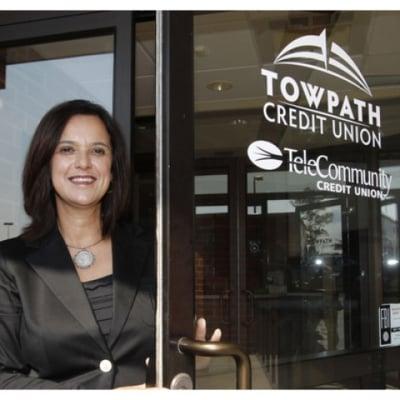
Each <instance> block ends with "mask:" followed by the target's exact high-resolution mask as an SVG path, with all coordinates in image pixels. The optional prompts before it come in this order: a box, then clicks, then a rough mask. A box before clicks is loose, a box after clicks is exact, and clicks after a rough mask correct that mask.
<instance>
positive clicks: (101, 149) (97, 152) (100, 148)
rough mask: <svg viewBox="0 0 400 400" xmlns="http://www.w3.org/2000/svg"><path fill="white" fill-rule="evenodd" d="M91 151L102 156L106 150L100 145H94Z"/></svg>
mask: <svg viewBox="0 0 400 400" xmlns="http://www.w3.org/2000/svg"><path fill="white" fill-rule="evenodd" d="M93 153H94V154H96V155H99V156H103V155H104V154H106V151H105V150H104V149H103V148H102V147H95V148H94V149H93Z"/></svg>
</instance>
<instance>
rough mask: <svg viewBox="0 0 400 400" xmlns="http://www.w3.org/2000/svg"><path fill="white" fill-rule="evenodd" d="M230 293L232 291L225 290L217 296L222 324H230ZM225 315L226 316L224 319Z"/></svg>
mask: <svg viewBox="0 0 400 400" xmlns="http://www.w3.org/2000/svg"><path fill="white" fill-rule="evenodd" d="M231 292H232V290H230V289H226V290H225V291H224V292H223V293H221V294H220V295H219V306H220V308H221V311H222V318H221V320H222V323H224V324H227V325H228V324H230V323H231ZM225 315H227V316H228V318H227V319H225Z"/></svg>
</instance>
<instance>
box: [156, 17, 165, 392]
mask: <svg viewBox="0 0 400 400" xmlns="http://www.w3.org/2000/svg"><path fill="white" fill-rule="evenodd" d="M162 14H163V12H162V11H157V12H156V210H157V215H156V237H157V245H156V253H157V254H156V260H157V311H156V362H155V367H156V386H157V387H162V386H163V376H164V366H163V354H164V346H163V336H164V330H163V329H164V324H163V298H164V271H163V265H164V252H163V243H164V235H163V233H164V232H163V219H164V206H163V204H164V202H163V193H164V179H163V175H164V170H163V165H164V162H163V148H164V146H163V125H162V121H163V115H164V110H163V101H162V98H163V90H162V88H163V74H162V63H163V57H162V56H163V52H162V49H163V34H162V32H163V26H162V20H163V18H162Z"/></svg>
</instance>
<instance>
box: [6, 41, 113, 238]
mask: <svg viewBox="0 0 400 400" xmlns="http://www.w3.org/2000/svg"><path fill="white" fill-rule="evenodd" d="M0 54H1V57H0V65H1V66H2V68H0V71H3V72H2V79H1V81H2V86H0V182H1V187H2V190H1V192H0V240H3V239H6V238H9V237H13V236H17V235H19V234H20V233H21V230H22V228H23V227H24V225H26V224H27V222H28V217H27V216H26V214H25V213H24V211H23V204H22V193H21V172H22V167H23V163H24V158H25V154H26V151H27V148H28V146H29V143H30V140H31V137H32V135H33V132H34V130H35V128H36V125H37V123H38V122H39V120H40V118H41V117H42V116H43V115H44V113H45V112H46V111H47V110H49V109H50V108H51V107H52V106H54V105H55V104H57V103H60V102H62V101H66V100H71V99H77V98H82V99H88V100H91V101H94V102H96V103H99V104H101V105H103V106H104V107H105V108H106V109H107V110H108V111H110V112H112V103H113V101H112V99H113V65H114V54H113V36H111V35H110V36H100V37H93V38H85V39H75V40H68V41H62V42H53V43H41V44H33V45H29V46H18V47H9V48H4V49H1V50H0ZM10 138H12V139H11V140H10Z"/></svg>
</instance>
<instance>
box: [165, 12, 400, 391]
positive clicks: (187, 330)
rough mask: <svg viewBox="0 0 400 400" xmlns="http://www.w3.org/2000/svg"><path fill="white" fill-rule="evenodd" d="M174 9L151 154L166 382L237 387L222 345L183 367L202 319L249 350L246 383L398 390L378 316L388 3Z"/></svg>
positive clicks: (391, 98)
mask: <svg viewBox="0 0 400 400" xmlns="http://www.w3.org/2000/svg"><path fill="white" fill-rule="evenodd" d="M172 14H174V13H172ZM176 14H178V15H175V16H174V18H183V19H185V21H186V23H187V25H185V26H186V28H182V25H181V26H180V28H179V29H178V28H177V30H176V31H175V35H176V38H178V37H179V38H180V39H181V38H185V43H186V45H187V47H185V48H183V47H180V45H178V44H177V43H176V42H175V41H174V39H173V37H174V36H173V35H172V33H171V32H172V31H169V33H170V36H169V39H170V42H169V44H168V46H167V48H168V49H169V53H168V56H169V58H168V67H169V69H165V70H168V71H169V75H167V78H165V77H164V79H168V84H169V87H168V88H167V89H168V90H169V92H167V93H169V96H168V95H167V96H166V97H164V98H163V101H164V103H163V106H164V107H169V108H168V112H169V114H168V113H167V115H169V116H170V119H169V120H168V122H167V128H168V130H169V131H168V132H167V133H165V132H164V133H165V135H164V136H162V137H163V138H164V140H167V142H164V143H161V145H163V146H160V149H159V155H160V156H161V157H164V158H163V160H164V164H163V163H161V164H160V165H164V166H165V167H166V168H165V169H164V170H160V174H162V173H164V174H165V175H160V176H162V177H163V179H164V180H163V182H164V183H165V184H166V186H165V187H164V190H165V192H160V193H161V194H162V193H164V196H166V197H164V199H166V200H167V202H164V203H163V207H165V206H166V207H167V209H164V211H167V217H165V218H166V219H164V220H162V219H159V222H160V224H159V227H162V228H163V229H164V230H163V234H164V236H163V237H161V236H159V243H164V245H163V246H167V249H166V248H165V247H164V248H162V247H159V250H160V251H161V254H163V255H167V251H168V252H169V257H167V259H164V261H163V260H161V259H159V263H160V264H162V265H164V266H165V267H166V269H165V270H164V275H163V276H162V278H163V279H166V280H164V283H165V284H164V286H163V287H164V290H165V291H166V292H164V297H162V299H163V301H164V305H162V306H161V308H160V310H162V312H163V315H164V325H163V329H165V331H164V336H163V337H164V341H163V346H164V348H163V351H162V354H163V357H164V364H163V366H164V368H166V370H167V372H165V374H164V377H166V381H168V383H167V384H166V385H169V383H170V382H171V381H172V380H173V378H174V377H175V376H176V375H177V374H178V373H180V372H184V373H185V374H188V375H189V376H190V377H191V379H192V381H193V384H194V387H196V388H235V385H236V383H235V380H236V366H235V363H234V362H233V360H232V358H229V357H228V358H227V357H213V358H212V360H211V362H210V363H209V364H208V366H207V368H203V369H201V370H199V369H197V370H195V368H194V357H193V356H188V355H185V354H183V353H182V352H181V353H179V351H177V348H178V347H179V345H178V344H179V340H180V338H181V337H182V336H190V335H193V326H194V320H195V318H196V317H204V318H205V319H206V320H207V321H208V322H209V324H208V328H209V332H208V334H210V333H211V331H212V330H213V329H214V328H217V327H218V328H221V329H222V340H223V341H227V342H230V343H234V344H236V345H238V346H240V348H241V349H243V350H244V352H245V353H247V354H248V355H249V358H250V361H251V369H252V385H253V388H258V389H267V388H283V389H289V388H384V387H399V386H400V384H399V381H398V371H399V370H400V365H399V362H398V355H399V346H398V345H396V344H395V343H394V344H393V345H392V346H389V347H386V348H381V347H380V345H379V343H380V342H379V332H380V331H379V321H378V318H377V316H378V310H379V306H381V305H382V304H383V303H394V304H397V303H398V302H399V298H398V296H397V295H396V293H397V292H396V288H397V286H398V277H399V274H398V262H397V261H398V260H397V258H398V254H399V240H398V229H397V228H396V226H397V225H398V224H397V222H398V186H399V183H398V179H397V178H396V176H397V175H398V174H397V173H398V166H399V163H400V160H399V157H398V155H399V146H400V142H399V140H398V139H399V132H398V121H397V119H398V115H400V114H399V113H398V112H397V111H398V109H399V107H400V99H399V93H400V92H399V90H398V88H399V84H400V70H399V68H398V65H400V64H399V63H397V61H396V60H400V48H399V46H398V44H397V43H392V42H390V43H389V42H388V41H386V40H385V39H384V37H385V36H384V34H383V32H386V31H387V30H388V29H398V26H399V25H398V22H399V20H400V14H399V13H397V12H390V13H389V12H348V11H346V12H344V11H343V12H342V11H330V12H301V11H293V12H288V11H275V12H268V11H266V12H251V11H243V12H241V11H237V12H218V13H208V14H207V13H201V14H198V15H197V14H196V15H193V17H192V16H190V15H188V14H182V13H181V14H180V13H176ZM168 18H171V15H169V17H168ZM176 21H177V20H176ZM164 33H165V32H164ZM176 41H178V39H176ZM189 44H190V45H191V48H190V49H189V48H188V47H189ZM186 55H187V57H186ZM165 56H166V54H164V57H165ZM172 56H175V57H176V58H177V59H178V60H179V61H177V64H173V62H174V61H173V59H172ZM164 61H165V58H164ZM188 69H189V70H190V71H191V75H190V76H187V71H188ZM174 76H175V77H174ZM178 77H179V78H178ZM179 79H182V80H181V81H180V80H179ZM192 84H193V86H192ZM163 87H164V86H163ZM192 87H194V92H193V93H192V92H191V88H192ZM166 98H167V99H168V100H169V101H170V103H169V104H168V105H167V103H166ZM175 106H176V107H177V108H174V107H175ZM193 108H194V112H193ZM396 110H397V111H396ZM188 121H189V122H188ZM165 127H166V125H165V122H164V128H165ZM162 151H164V153H162ZM165 152H166V153H165ZM193 160H194V162H193ZM160 199H161V197H160ZM168 202H169V203H168ZM161 222H162V223H161ZM160 238H162V239H166V240H164V241H160ZM166 271H168V272H166ZM166 274H167V275H166Z"/></svg>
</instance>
